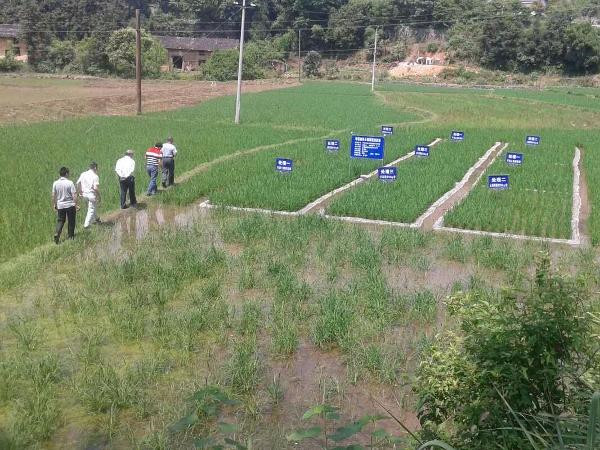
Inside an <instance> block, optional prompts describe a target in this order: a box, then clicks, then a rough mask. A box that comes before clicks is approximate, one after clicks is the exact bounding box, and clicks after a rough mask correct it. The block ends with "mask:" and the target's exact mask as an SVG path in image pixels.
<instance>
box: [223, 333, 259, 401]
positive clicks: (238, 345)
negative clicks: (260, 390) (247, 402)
mask: <svg viewBox="0 0 600 450" xmlns="http://www.w3.org/2000/svg"><path fill="white" fill-rule="evenodd" d="M261 371H262V368H261V363H260V361H259V359H258V355H257V348H256V340H255V339H254V338H245V339H240V340H238V341H236V342H235V343H234V344H233V351H232V354H231V357H230V358H229V361H228V362H227V364H226V367H225V379H226V382H227V385H228V386H229V387H230V388H231V390H232V391H233V392H234V393H236V394H238V395H245V394H251V393H252V392H254V390H255V389H256V387H257V385H258V383H259V381H260V377H261Z"/></svg>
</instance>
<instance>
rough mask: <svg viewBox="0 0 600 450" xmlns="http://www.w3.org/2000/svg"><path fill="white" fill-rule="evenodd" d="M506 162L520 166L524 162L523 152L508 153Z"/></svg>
mask: <svg viewBox="0 0 600 450" xmlns="http://www.w3.org/2000/svg"><path fill="white" fill-rule="evenodd" d="M506 164H508V165H511V166H520V165H521V164H523V153H507V154H506Z"/></svg>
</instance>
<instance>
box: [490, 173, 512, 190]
mask: <svg viewBox="0 0 600 450" xmlns="http://www.w3.org/2000/svg"><path fill="white" fill-rule="evenodd" d="M488 188H490V189H494V190H495V191H503V190H505V189H508V175H489V176H488Z"/></svg>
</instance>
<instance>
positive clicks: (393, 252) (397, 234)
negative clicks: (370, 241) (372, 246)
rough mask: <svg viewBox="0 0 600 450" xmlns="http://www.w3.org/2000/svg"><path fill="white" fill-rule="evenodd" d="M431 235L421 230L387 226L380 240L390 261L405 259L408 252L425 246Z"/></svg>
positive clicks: (384, 254)
mask: <svg viewBox="0 0 600 450" xmlns="http://www.w3.org/2000/svg"><path fill="white" fill-rule="evenodd" d="M429 241H430V238H429V236H428V235H427V234H426V233H423V232H421V231H419V230H399V229H391V228H386V229H385V230H384V231H383V234H382V235H381V240H380V242H379V248H380V252H381V253H382V255H383V256H384V258H385V259H386V260H387V261H388V262H389V263H390V264H392V263H399V262H401V261H404V260H405V258H406V254H408V253H412V252H414V251H415V250H418V249H422V248H424V247H425V246H426V245H427V244H428V243H429Z"/></svg>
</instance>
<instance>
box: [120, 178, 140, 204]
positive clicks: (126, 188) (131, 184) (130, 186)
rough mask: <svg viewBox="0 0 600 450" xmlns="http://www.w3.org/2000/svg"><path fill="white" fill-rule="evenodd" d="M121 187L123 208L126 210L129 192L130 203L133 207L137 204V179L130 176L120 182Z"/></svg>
mask: <svg viewBox="0 0 600 450" xmlns="http://www.w3.org/2000/svg"><path fill="white" fill-rule="evenodd" d="M119 184H120V185H121V208H125V202H126V200H127V192H129V202H130V203H131V206H135V205H136V204H137V200H136V199H135V177H133V176H130V177H127V178H123V179H120V180H119Z"/></svg>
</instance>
